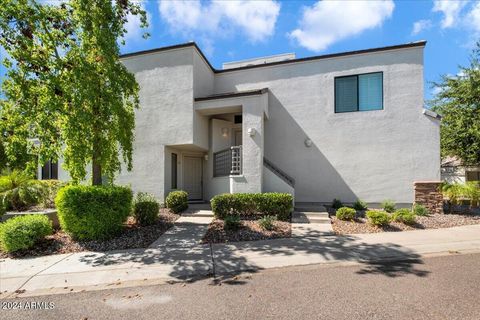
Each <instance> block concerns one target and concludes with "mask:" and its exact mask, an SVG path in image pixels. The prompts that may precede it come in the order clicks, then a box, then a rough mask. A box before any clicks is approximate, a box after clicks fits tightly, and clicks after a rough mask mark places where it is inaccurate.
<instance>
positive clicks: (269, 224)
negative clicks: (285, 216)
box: [258, 216, 277, 231]
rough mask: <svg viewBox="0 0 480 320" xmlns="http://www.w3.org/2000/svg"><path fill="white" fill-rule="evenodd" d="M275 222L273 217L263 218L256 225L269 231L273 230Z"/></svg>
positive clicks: (275, 219)
mask: <svg viewBox="0 0 480 320" xmlns="http://www.w3.org/2000/svg"><path fill="white" fill-rule="evenodd" d="M275 221H277V218H276V217H275V216H264V217H262V218H260V220H258V224H259V225H260V227H262V229H265V230H269V231H270V230H273V229H275Z"/></svg>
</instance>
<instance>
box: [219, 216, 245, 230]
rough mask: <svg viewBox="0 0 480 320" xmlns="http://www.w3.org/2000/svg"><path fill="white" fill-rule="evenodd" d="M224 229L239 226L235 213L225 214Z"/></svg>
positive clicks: (232, 228) (234, 228) (233, 228)
mask: <svg viewBox="0 0 480 320" xmlns="http://www.w3.org/2000/svg"><path fill="white" fill-rule="evenodd" d="M223 223H224V229H225V230H237V229H238V228H240V225H241V222H240V217H239V216H236V215H229V216H226V217H225V219H224V220H223Z"/></svg>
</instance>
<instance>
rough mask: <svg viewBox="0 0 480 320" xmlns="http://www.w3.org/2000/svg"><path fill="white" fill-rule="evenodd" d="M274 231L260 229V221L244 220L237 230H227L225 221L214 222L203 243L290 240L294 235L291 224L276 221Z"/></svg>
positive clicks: (209, 227)
mask: <svg viewBox="0 0 480 320" xmlns="http://www.w3.org/2000/svg"><path fill="white" fill-rule="evenodd" d="M274 225H275V228H274V230H271V231H268V230H265V229H263V228H261V227H260V225H259V223H258V220H242V221H241V226H240V227H239V228H238V229H237V230H225V229H224V222H223V220H218V219H217V220H213V221H212V222H211V223H210V225H209V226H208V230H207V233H206V234H205V236H204V237H203V239H202V243H225V242H237V241H252V240H266V239H276V238H289V237H290V236H291V234H292V230H291V225H290V222H285V221H275V222H274Z"/></svg>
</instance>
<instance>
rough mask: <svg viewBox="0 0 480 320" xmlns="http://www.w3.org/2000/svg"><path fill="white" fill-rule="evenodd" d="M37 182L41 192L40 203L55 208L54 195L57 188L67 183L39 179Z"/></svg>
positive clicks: (45, 206)
mask: <svg viewBox="0 0 480 320" xmlns="http://www.w3.org/2000/svg"><path fill="white" fill-rule="evenodd" d="M38 183H39V184H40V187H41V192H42V195H41V199H40V204H41V205H42V206H43V207H44V208H55V197H56V196H57V193H58V190H60V188H62V187H64V186H66V185H67V183H66V182H64V181H60V180H39V181H38Z"/></svg>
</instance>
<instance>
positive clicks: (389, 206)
mask: <svg viewBox="0 0 480 320" xmlns="http://www.w3.org/2000/svg"><path fill="white" fill-rule="evenodd" d="M382 208H383V210H385V211H386V212H388V213H392V212H394V211H395V202H393V201H392V200H385V201H383V202H382Z"/></svg>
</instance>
